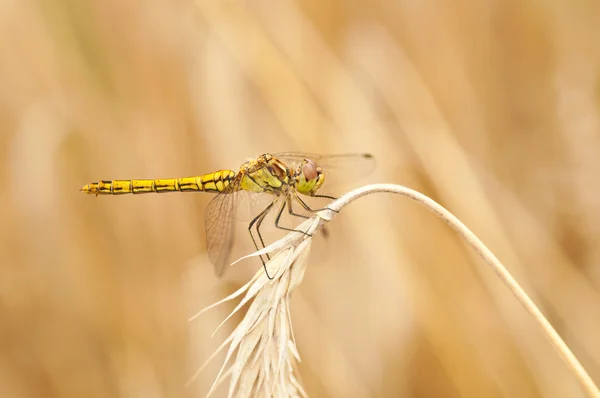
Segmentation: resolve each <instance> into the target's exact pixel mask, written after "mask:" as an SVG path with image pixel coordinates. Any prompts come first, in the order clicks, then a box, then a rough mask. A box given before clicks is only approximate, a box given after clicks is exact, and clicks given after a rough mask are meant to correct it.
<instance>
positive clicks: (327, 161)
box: [273, 152, 377, 195]
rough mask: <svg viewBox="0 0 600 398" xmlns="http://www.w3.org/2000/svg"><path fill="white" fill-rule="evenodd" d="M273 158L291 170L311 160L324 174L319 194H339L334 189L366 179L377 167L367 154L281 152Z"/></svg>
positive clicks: (373, 159)
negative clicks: (305, 160)
mask: <svg viewBox="0 0 600 398" xmlns="http://www.w3.org/2000/svg"><path fill="white" fill-rule="evenodd" d="M273 156H275V157H277V158H278V159H280V160H281V161H283V162H284V163H285V164H286V166H288V167H289V168H291V169H296V167H298V165H299V164H300V163H302V161H303V160H304V159H311V160H313V161H314V162H315V163H316V164H317V165H318V166H321V167H322V168H323V172H324V174H325V183H324V184H323V187H322V188H321V189H320V190H319V193H321V194H323V193H325V194H333V195H335V194H336V193H337V194H339V192H336V191H335V190H336V188H339V187H340V186H344V185H348V184H353V183H355V180H360V179H362V178H364V177H366V176H367V175H369V174H370V173H371V172H372V171H373V170H374V169H375V167H376V165H377V162H376V161H375V158H374V157H373V155H371V154H369V153H348V154H338V155H318V154H314V153H303V152H282V153H277V154H273Z"/></svg>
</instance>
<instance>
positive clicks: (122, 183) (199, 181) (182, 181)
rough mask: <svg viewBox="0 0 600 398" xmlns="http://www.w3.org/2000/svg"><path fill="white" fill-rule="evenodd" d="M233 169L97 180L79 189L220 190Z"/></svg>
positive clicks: (113, 191)
mask: <svg viewBox="0 0 600 398" xmlns="http://www.w3.org/2000/svg"><path fill="white" fill-rule="evenodd" d="M235 177H236V173H235V172H234V171H233V170H219V171H217V172H214V173H209V174H204V175H201V176H194V177H183V178H165V179H157V180H137V179H136V180H112V181H98V182H93V183H91V184H87V185H85V186H83V187H82V188H81V189H80V191H83V192H84V193H87V194H93V195H122V194H128V193H133V194H138V193H152V192H158V193H161V192H178V191H179V192H190V191H204V192H222V191H224V190H225V189H226V188H227V187H229V185H230V184H231V182H232V181H233V180H234V179H235Z"/></svg>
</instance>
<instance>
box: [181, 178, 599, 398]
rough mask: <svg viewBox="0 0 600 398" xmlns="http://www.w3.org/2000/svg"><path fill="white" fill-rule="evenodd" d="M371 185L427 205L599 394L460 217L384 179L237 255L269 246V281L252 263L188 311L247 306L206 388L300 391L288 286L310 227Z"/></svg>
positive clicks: (240, 393) (244, 392)
mask: <svg viewBox="0 0 600 398" xmlns="http://www.w3.org/2000/svg"><path fill="white" fill-rule="evenodd" d="M375 192H387V193H395V194H400V195H403V196H407V197H409V198H411V199H413V200H415V201H417V202H418V203H420V204H422V205H424V206H425V207H427V208H428V209H430V210H432V211H433V212H434V213H435V214H436V215H437V216H438V217H440V218H441V219H442V220H444V221H445V222H446V223H447V224H448V225H450V226H451V227H452V228H453V229H454V230H456V231H457V232H458V233H459V234H460V235H461V236H462V237H463V238H464V239H465V240H466V241H467V243H469V244H470V245H471V246H472V247H473V249H474V250H475V251H476V252H477V254H479V256H481V257H482V258H483V259H484V260H485V261H486V262H487V263H488V265H489V266H490V267H491V268H492V270H493V271H494V272H495V273H496V275H498V277H499V278H500V279H501V280H502V281H503V282H504V284H505V285H506V286H507V287H508V288H509V289H510V290H511V292H512V293H513V294H514V295H515V296H516V298H517V299H518V300H519V302H520V303H521V304H522V305H523V306H524V307H525V309H526V310H527V311H528V312H529V314H530V315H531V316H532V317H533V319H534V320H535V322H536V323H537V324H538V326H539V327H540V329H541V330H542V332H543V333H544V335H545V336H546V338H547V339H548V341H549V342H550V343H551V344H552V346H553V347H554V348H555V349H556V351H557V352H558V354H559V356H560V357H561V359H562V360H563V361H564V362H565V364H566V365H567V367H568V368H569V370H570V371H571V372H572V374H573V375H574V376H575V378H576V379H577V381H578V382H579V383H580V384H581V386H582V387H583V389H584V390H585V392H586V393H587V395H588V396H590V397H595V398H600V391H599V390H598V387H597V386H596V385H595V384H594V381H593V380H592V379H591V378H590V376H589V375H588V373H587V372H586V371H585V369H584V368H583V366H582V365H581V364H580V363H579V361H578V360H577V358H576V357H575V355H574V354H573V353H572V352H571V350H570V349H569V347H568V346H567V345H566V343H565V342H564V341H563V340H562V338H561V337H560V336H559V335H558V333H557V332H556V331H555V330H554V328H553V327H552V325H550V323H549V322H548V320H547V319H546V318H545V317H544V315H543V314H542V313H541V311H540V310H539V309H538V308H537V306H536V305H535V304H534V303H533V301H532V300H531V299H530V298H529V296H528V295H527V294H526V293H525V291H524V290H523V288H522V287H521V286H520V285H519V284H518V282H517V281H516V280H515V279H514V278H513V277H512V275H511V274H510V273H509V272H508V270H507V269H506V268H505V267H504V266H503V265H502V263H501V262H500V261H499V260H498V259H497V258H496V256H494V254H493V253H492V252H491V251H490V250H489V249H488V248H487V247H486V246H485V245H484V244H483V242H481V241H480V240H479V239H478V238H477V237H476V236H475V234H473V232H471V230H469V229H468V228H467V227H466V226H465V225H464V224H463V223H462V222H461V221H460V220H458V219H457V218H456V217H455V216H454V215H452V214H451V213H450V212H449V211H448V210H446V209H445V208H444V207H442V206H441V205H439V204H438V203H436V202H435V201H433V200H432V199H430V198H428V197H427V196H425V195H423V194H421V193H419V192H416V191H414V190H412V189H410V188H406V187H403V186H400V185H392V184H374V185H369V186H366V187H363V188H359V189H356V190H354V191H352V192H349V193H347V194H346V195H344V196H342V197H341V198H339V199H338V200H336V201H334V202H332V203H331V204H330V205H329V206H328V208H329V209H331V210H329V209H328V210H324V211H321V212H319V213H317V214H316V216H315V217H314V218H311V219H309V220H306V221H305V222H303V223H302V224H300V225H299V226H298V227H297V228H296V229H297V230H300V231H306V233H307V234H303V233H300V232H292V233H290V234H288V235H286V236H285V237H284V238H282V239H280V240H279V241H276V242H275V243H273V244H272V245H270V246H268V247H266V248H265V249H263V250H260V251H258V252H255V253H253V254H251V255H249V256H246V257H243V258H242V259H244V258H247V257H253V256H258V255H260V254H265V253H273V252H277V254H276V255H274V256H273V257H272V259H271V260H270V261H269V262H268V263H267V269H268V271H269V275H274V278H273V280H269V279H268V278H267V276H266V275H265V273H264V271H263V270H262V269H260V270H259V271H258V272H257V273H256V274H255V275H254V277H253V278H252V279H251V280H250V282H248V283H247V284H246V285H244V286H242V287H241V288H240V289H239V290H238V291H236V292H235V293H233V294H231V295H230V296H228V297H226V298H224V299H223V300H221V301H219V302H217V303H215V304H213V305H211V306H209V307H207V308H205V309H204V310H202V311H200V312H199V313H198V314H196V315H194V316H193V317H192V318H190V320H192V319H195V318H196V317H197V316H199V315H200V314H201V313H203V312H204V311H206V310H208V309H210V308H213V307H214V306H216V305H219V304H221V303H224V302H226V301H229V300H232V299H234V298H236V297H239V296H241V295H242V294H243V293H244V292H245V293H246V294H245V296H244V298H243V299H242V300H241V301H240V303H239V304H238V305H237V306H236V308H235V309H234V310H233V311H232V313H231V314H230V315H229V316H228V317H227V318H226V319H225V320H224V321H223V322H222V323H221V325H223V323H225V322H226V321H227V320H228V319H229V318H230V317H231V316H232V315H233V314H235V313H236V312H237V311H238V310H239V309H240V308H242V306H244V305H245V304H246V303H248V302H250V301H251V304H250V308H249V309H248V312H247V313H246V316H245V317H244V319H243V320H242V322H241V323H240V324H239V325H238V326H237V327H236V329H235V330H234V331H233V332H232V333H231V335H230V336H229V337H228V338H227V339H226V340H225V342H224V343H223V344H222V345H221V346H220V347H219V349H218V350H217V352H215V354H213V356H211V358H209V360H208V361H210V360H211V359H212V358H214V356H215V355H216V354H217V353H218V352H220V351H221V350H222V349H223V348H224V347H226V346H227V345H229V350H228V351H227V355H226V357H225V361H224V363H223V366H222V367H221V370H220V371H219V374H218V375H217V377H216V379H215V382H214V383H213V385H212V387H211V389H210V391H209V393H208V395H210V394H212V392H213V391H214V389H215V387H216V386H217V385H219V384H220V383H221V382H222V381H223V380H224V379H225V378H227V377H230V378H231V379H230V382H229V395H228V396H229V397H256V396H265V397H299V396H302V397H305V396H307V395H306V392H305V391H304V390H303V389H302V387H301V386H300V383H299V382H298V380H297V378H296V375H295V368H296V366H295V365H296V363H297V362H299V361H300V356H299V355H298V351H297V349H296V343H295V340H294V334H293V331H292V322H291V318H290V312H289V301H290V297H291V293H292V292H293V291H294V289H295V288H296V287H297V286H298V285H299V284H300V283H301V282H302V278H303V277H304V271H305V270H306V264H307V258H308V253H309V251H310V245H311V240H312V234H314V232H315V231H316V230H317V229H318V228H319V227H320V226H322V225H323V224H325V223H326V222H328V221H331V220H332V219H333V218H334V217H335V215H336V214H337V213H338V212H339V211H340V210H341V209H342V208H343V207H344V206H346V205H347V204H349V203H350V202H352V201H353V200H355V199H357V198H359V197H361V196H364V195H367V194H371V193H375ZM242 259H240V260H242ZM240 260H238V261H240ZM221 325H219V327H220V326H221ZM217 330H218V328H217ZM230 362H231V364H230ZM207 363H208V362H207ZM205 365H206V364H205ZM205 365H204V366H205ZM228 365H229V366H228ZM204 366H202V367H201V368H200V369H199V370H198V372H196V374H195V375H194V376H192V378H191V379H190V381H189V382H188V384H189V383H190V382H191V381H192V380H193V379H194V378H195V377H196V376H197V374H199V373H200V372H201V371H202V369H203V368H204Z"/></svg>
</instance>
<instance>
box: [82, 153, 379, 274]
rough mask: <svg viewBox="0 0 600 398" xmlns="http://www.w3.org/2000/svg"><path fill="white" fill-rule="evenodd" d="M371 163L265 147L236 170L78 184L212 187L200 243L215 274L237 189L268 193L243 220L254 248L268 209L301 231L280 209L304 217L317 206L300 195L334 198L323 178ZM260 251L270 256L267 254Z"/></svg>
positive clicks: (101, 188)
mask: <svg viewBox="0 0 600 398" xmlns="http://www.w3.org/2000/svg"><path fill="white" fill-rule="evenodd" d="M373 166H374V158H373V156H372V155H371V154H368V153H356V154H341V155H316V154H308V153H298V152H285V153H277V154H269V153H265V154H262V155H260V156H258V157H257V158H255V159H253V160H249V161H247V162H245V163H244V164H242V165H241V166H240V167H239V169H238V170H237V171H235V170H219V171H215V172H212V173H208V174H203V175H198V176H192V177H183V178H166V179H133V180H109V181H98V182H92V183H90V184H87V185H84V186H83V187H81V188H80V189H79V190H80V191H82V192H83V193H86V194H90V195H96V196H98V195H122V194H130V193H131V194H141V193H153V192H154V193H163V192H209V193H216V194H217V195H216V196H215V197H214V198H213V199H212V200H211V201H210V203H209V204H208V207H207V209H206V212H205V228H206V247H207V252H208V257H209V260H210V261H211V263H212V264H213V266H214V269H215V274H216V275H217V276H218V277H221V276H222V275H223V274H224V272H225V269H226V268H227V265H228V264H229V254H230V252H231V250H232V248H233V244H234V238H233V236H234V214H235V213H236V211H237V207H238V205H239V203H240V199H241V198H242V195H240V194H241V193H244V194H249V195H251V196H253V197H255V196H262V197H265V196H266V197H267V198H268V200H267V203H268V204H267V205H266V206H265V207H264V208H263V209H262V210H261V211H260V212H258V214H257V215H256V216H254V217H253V218H252V220H251V221H250V223H249V224H248V231H249V233H250V238H251V239H252V242H253V244H254V247H255V248H256V250H260V249H261V247H262V248H264V247H266V245H265V242H264V239H263V236H262V234H261V225H262V223H263V221H264V219H265V218H266V216H267V215H268V214H269V213H271V212H272V211H275V212H276V213H275V226H276V227H277V228H278V229H280V230H284V231H295V232H303V231H297V230H295V229H293V228H288V227H286V226H284V225H282V223H281V217H282V215H283V214H284V211H285V210H286V209H287V212H288V213H289V214H290V215H291V216H295V217H301V218H308V215H307V214H310V213H314V212H316V211H319V210H323V208H315V209H313V208H311V207H310V206H309V204H308V203H306V201H305V200H304V199H303V197H313V198H325V199H330V200H334V199H336V198H335V197H334V196H331V195H328V194H324V193H322V189H321V188H322V187H323V185H324V184H325V180H326V178H327V179H329V177H330V176H331V177H333V176H338V177H341V178H343V179H346V180H352V179H353V178H358V177H360V176H363V175H365V174H367V173H368V172H370V170H372V168H373ZM332 179H334V178H332ZM298 206H300V208H298ZM253 228H254V230H255V231H253ZM259 244H260V246H259ZM265 256H266V257H267V260H270V257H269V254H266V255H265ZM259 257H260V259H261V261H262V264H263V268H264V270H265V273H266V275H267V277H268V278H269V279H273V277H271V276H270V275H269V273H268V271H267V267H266V263H265V260H264V258H263V257H262V256H259Z"/></svg>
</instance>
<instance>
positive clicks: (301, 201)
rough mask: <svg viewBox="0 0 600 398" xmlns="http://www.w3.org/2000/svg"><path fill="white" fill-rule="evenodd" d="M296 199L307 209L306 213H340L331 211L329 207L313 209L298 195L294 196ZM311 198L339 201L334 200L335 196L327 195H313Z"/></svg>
mask: <svg viewBox="0 0 600 398" xmlns="http://www.w3.org/2000/svg"><path fill="white" fill-rule="evenodd" d="M294 197H295V198H296V200H298V202H300V204H301V205H302V207H304V209H306V211H310V212H311V213H315V212H317V211H321V210H331V211H333V212H334V213H339V211H337V210H333V209H330V208H329V207H323V208H321V209H312V208H311V207H310V206H309V205H307V204H306V202H305V201H303V200H302V198H301V197H300V196H298V194H294ZM311 197H313V198H327V199H333V200H336V199H337V198H334V197H333V196H326V195H312V196H311Z"/></svg>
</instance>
